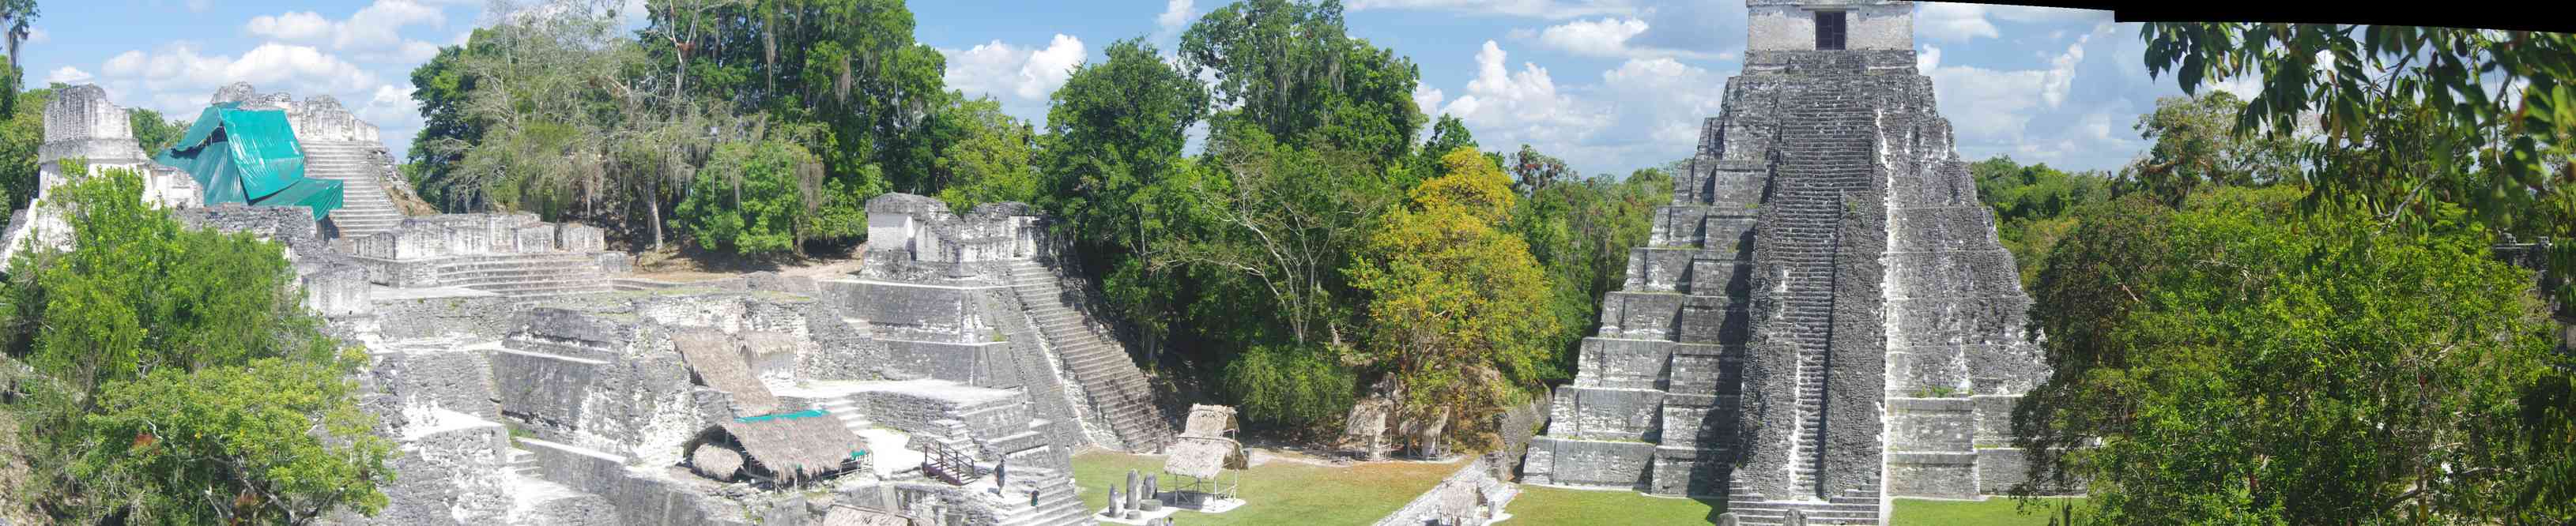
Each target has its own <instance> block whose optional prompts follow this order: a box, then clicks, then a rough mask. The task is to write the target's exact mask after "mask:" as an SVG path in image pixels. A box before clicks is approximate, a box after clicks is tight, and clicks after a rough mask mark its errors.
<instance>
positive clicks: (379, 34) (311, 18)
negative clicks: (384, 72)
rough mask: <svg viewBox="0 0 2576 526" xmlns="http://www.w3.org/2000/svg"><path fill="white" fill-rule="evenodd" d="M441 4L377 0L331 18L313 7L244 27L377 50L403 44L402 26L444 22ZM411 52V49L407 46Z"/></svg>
mask: <svg viewBox="0 0 2576 526" xmlns="http://www.w3.org/2000/svg"><path fill="white" fill-rule="evenodd" d="M446 24H447V15H446V13H444V12H441V11H440V9H439V8H437V7H432V6H428V5H423V4H420V3H418V2H414V1H412V0H376V2H375V3H373V4H368V5H367V7H365V8H361V9H359V10H358V12H356V13H352V14H350V15H349V18H348V19H347V20H338V21H335V20H331V19H329V18H325V17H323V16H322V15H321V14H319V13H315V12H312V11H300V12H287V13H283V14H278V15H260V16H256V17H251V19H250V22H249V23H246V24H243V25H242V30H243V31H246V32H249V33H250V34H251V35H252V36H258V37H262V38H268V39H274V40H283V41H288V42H299V43H320V42H324V41H328V42H330V44H331V47H333V48H336V49H360V50H376V49H386V48H398V47H402V46H403V45H404V44H405V43H406V41H404V40H403V39H402V36H401V35H402V29H403V28H405V27H409V26H414V25H427V26H432V27H440V26H445V25H446ZM404 51H405V52H406V53H408V52H409V51H410V50H404Z"/></svg>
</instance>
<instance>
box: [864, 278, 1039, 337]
mask: <svg viewBox="0 0 2576 526" xmlns="http://www.w3.org/2000/svg"><path fill="white" fill-rule="evenodd" d="M819 285H821V287H822V295H823V299H824V300H825V301H828V302H830V303H831V304H833V305H838V306H839V307H840V309H841V312H842V315H844V316H848V317H850V318H854V319H859V320H865V321H866V322H867V324H868V326H869V328H870V330H871V332H873V333H874V334H876V335H877V337H878V338H881V339H885V340H889V341H893V340H909V341H922V342H936V343H951V344H972V343H983V342H990V341H995V340H997V339H998V338H996V336H997V335H998V331H997V330H996V329H994V328H993V321H992V320H989V319H987V318H986V316H985V314H986V313H984V312H983V310H982V309H981V305H980V304H979V303H977V301H976V300H975V297H976V296H977V295H978V294H980V293H984V292H989V291H998V290H1007V289H1005V288H1003V287H1000V286H953V285H929V284H916V283H900V282H892V281H876V280H854V279H845V280H831V281H825V282H822V283H820V284H819Z"/></svg>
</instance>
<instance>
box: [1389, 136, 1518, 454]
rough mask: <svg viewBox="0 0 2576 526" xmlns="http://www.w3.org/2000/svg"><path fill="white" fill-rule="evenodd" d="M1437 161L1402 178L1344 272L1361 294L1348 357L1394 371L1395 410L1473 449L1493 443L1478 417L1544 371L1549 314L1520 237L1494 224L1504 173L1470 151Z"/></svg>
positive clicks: (1506, 205) (1507, 205)
mask: <svg viewBox="0 0 2576 526" xmlns="http://www.w3.org/2000/svg"><path fill="white" fill-rule="evenodd" d="M1441 160H1442V161H1443V163H1444V164H1446V165H1447V166H1448V167H1449V174H1448V175H1443V176H1440V177H1436V178H1432V179H1430V180H1427V181H1423V183H1422V185H1421V186H1417V187H1414V188H1413V190H1412V191H1411V192H1410V194H1411V197H1410V199H1409V204H1408V205H1407V206H1403V207H1397V208H1396V209H1394V210H1393V211H1391V212H1389V213H1388V216H1387V218H1386V220H1385V221H1384V222H1383V223H1382V224H1381V226H1380V227H1378V229H1377V230H1376V231H1375V232H1372V233H1370V234H1369V236H1368V240H1367V242H1366V244H1365V245H1363V246H1362V247H1361V248H1360V249H1359V250H1357V251H1355V252H1354V257H1353V260H1352V261H1351V262H1350V266H1349V267H1348V268H1347V270H1345V272H1348V273H1350V276H1351V277H1350V279H1351V281H1352V285H1353V287H1354V288H1357V289H1358V290H1361V291H1365V292H1367V293H1369V294H1370V299H1369V300H1368V302H1367V304H1366V312H1367V319H1368V322H1369V323H1368V334H1369V337H1368V341H1367V343H1365V344H1364V345H1360V346H1358V348H1357V349H1358V352H1357V353H1356V354H1357V356H1356V358H1358V360H1356V361H1358V362H1359V363H1362V364H1370V365H1382V366H1383V367H1384V368H1385V370H1386V371H1387V374H1388V375H1389V376H1390V377H1392V378H1394V379H1395V380H1396V382H1397V384H1398V387H1397V388H1398V389H1399V390H1400V392H1402V393H1403V394H1404V396H1403V397H1401V398H1399V399H1398V400H1397V402H1398V406H1397V409H1398V411H1399V413H1401V414H1405V415H1410V416H1412V417H1414V418H1432V419H1445V420H1447V422H1446V425H1445V426H1444V427H1445V428H1446V429H1449V430H1450V431H1449V437H1450V438H1451V439H1453V440H1456V441H1458V442H1460V443H1462V444H1463V445H1465V446H1466V447H1468V448H1469V449H1471V450H1484V449H1490V448H1492V447H1494V444H1495V441H1496V440H1497V435H1495V432H1496V431H1497V430H1496V429H1495V428H1494V426H1493V421H1492V420H1491V419H1489V418H1487V417H1488V416H1490V415H1493V414H1495V413H1498V412H1500V411H1501V410H1502V408H1503V407H1504V406H1506V405H1508V404H1511V403H1515V402H1518V401H1521V400H1525V399H1526V398H1527V396H1528V393H1529V392H1530V391H1531V390H1532V389H1533V388H1535V387H1537V386H1538V385H1539V381H1540V380H1542V379H1543V378H1544V377H1545V376H1546V375H1547V372H1546V367H1547V366H1548V365H1549V358H1550V357H1551V356H1550V355H1551V351H1552V349H1550V348H1549V347H1548V346H1547V344H1546V342H1547V340H1545V339H1543V336H1546V335H1549V334H1550V333H1553V332H1555V331H1556V330H1557V328H1556V324H1557V323H1558V322H1559V320H1558V319H1557V318H1555V317H1552V316H1548V315H1547V313H1546V308H1547V300H1548V294H1549V290H1548V282H1547V277H1548V276H1547V274H1545V273H1544V272H1542V271H1541V269H1540V268H1539V265H1538V261H1537V260H1536V259H1533V258H1531V257H1530V251H1529V244H1528V243H1527V242H1525V241H1522V240H1521V239H1520V238H1519V237H1515V236H1513V235H1512V234H1511V233H1509V232H1508V231H1506V230H1504V229H1503V228H1502V226H1503V225H1505V224H1506V223H1507V222H1508V221H1509V220H1510V213H1511V210H1512V208H1513V206H1514V205H1515V204H1516V202H1517V201H1518V200H1519V199H1520V198H1519V196H1518V195H1517V194H1514V193H1513V192H1512V188H1511V179H1510V178H1509V177H1507V176H1504V175H1503V173H1502V171H1501V170H1499V169H1497V167H1495V166H1494V165H1493V163H1490V162H1487V161H1486V160H1485V157H1484V156H1483V155H1482V154H1479V153H1477V152H1476V151H1475V150H1471V149H1464V148H1462V149H1458V150H1455V151H1453V152H1451V153H1450V154H1449V155H1447V156H1443V157H1442V158H1441ZM1408 438H1410V437H1408Z"/></svg>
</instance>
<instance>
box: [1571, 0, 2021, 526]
mask: <svg viewBox="0 0 2576 526" xmlns="http://www.w3.org/2000/svg"><path fill="white" fill-rule="evenodd" d="M1748 4H1749V7H1750V11H1751V13H1752V14H1751V17H1752V24H1751V25H1752V27H1751V35H1752V45H1751V47H1750V49H1749V51H1748V52H1747V53H1746V58H1745V66H1744V73H1743V74H1742V75H1741V76H1737V77H1735V78H1734V79H1732V80H1731V81H1729V82H1728V84H1727V87H1726V98H1725V99H1724V101H1725V102H1724V104H1725V106H1724V109H1723V110H1722V111H1721V113H1720V114H1719V115H1718V116H1717V117H1713V118H1709V119H1708V120H1707V122H1706V126H1705V127H1704V129H1703V131H1702V132H1701V141H1700V145H1699V151H1698V154H1697V155H1696V156H1694V157H1693V158H1691V159H1690V160H1689V161H1688V162H1687V167H1688V170H1687V173H1683V174H1678V177H1677V178H1676V180H1675V185H1674V186H1675V187H1674V190H1673V203H1672V204H1671V205H1670V206H1665V207H1663V208H1662V209H1661V210H1660V212H1659V213H1658V214H1657V215H1656V216H1655V223H1654V228H1653V231H1652V234H1651V240H1650V241H1649V244H1648V246H1644V247H1637V248H1635V249H1633V250H1632V251H1631V252H1630V254H1629V265H1628V278H1627V282H1626V284H1625V286H1623V287H1622V290H1620V291H1618V292H1613V293H1610V294H1609V295H1608V296H1607V297H1605V298H1603V301H1602V311H1601V318H1600V328H1599V333H1598V335H1597V336H1595V337H1592V338H1587V339H1585V340H1584V342H1583V345H1582V350H1581V352H1582V354H1581V358H1580V366H1579V370H1578V372H1577V376H1576V378H1575V381H1574V383H1573V384H1572V385H1568V386H1564V387H1561V388H1558V389H1557V391H1556V393H1555V395H1554V400H1553V401H1552V403H1551V409H1550V411H1551V412H1552V415H1551V418H1550V422H1549V423H1548V424H1547V427H1546V431H1545V432H1546V435H1545V436H1543V437H1540V438H1538V439H1537V440H1535V441H1534V442H1533V443H1532V444H1531V446H1530V450H1529V453H1528V455H1527V457H1526V458H1525V460H1524V462H1523V466H1522V469H1523V476H1524V478H1523V481H1524V482H1530V483H1538V484H1552V485H1564V486H1587V487H1610V488H1633V489H1635V490H1638V491H1643V492H1646V493H1650V494H1657V495H1675V496H1682V495H1688V496H1710V497H1717V496H1722V497H1724V498H1725V499H1726V500H1727V501H1728V509H1729V510H1731V512H1732V513H1734V514H1735V515H1736V516H1737V518H1739V519H1740V520H1742V521H1744V523H1746V524H1773V523H1780V522H1782V521H1784V520H1787V519H1788V518H1789V517H1790V516H1791V515H1793V514H1794V515H1799V516H1802V518H1803V519H1804V520H1806V521H1808V522H1809V523H1837V522H1840V523H1857V524H1876V523H1878V521H1879V520H1880V518H1881V517H1885V516H1886V514H1885V509H1884V506H1885V503H1886V502H1887V499H1888V498H1890V497H1936V498H1974V497H1976V496H1978V495H1982V494H1997V493H2002V492H2005V491H2006V490H2007V489H2008V488H2010V487H2011V486H2013V485H2014V484H2016V483H2019V482H2021V481H2022V480H2021V479H2022V476H2023V470H2022V455H2021V451H2019V450H2016V449H2009V448H2008V447H2005V446H2008V444H2009V442H2010V438H2009V437H2008V436H2007V433H2008V432H2009V430H2010V420H2011V412H2012V406H2013V403H2014V402H2015V401H2016V400H2018V399H2019V395H2020V394H2021V393H2023V392H2026V391H2028V390H2029V389H2031V388H2032V387H2033V386H2035V385H2036V384H2037V383H2038V382H2039V381H2041V380H2042V379H2043V378H2045V376H2046V375H2047V370H2046V365H2045V364H2044V362H2043V361H2042V359H2041V357H2040V356H2039V355H2038V351H2037V349H2036V346H2034V345H2032V344H2030V343H2029V342H2027V341H2026V339H2025V338H2024V334H2023V330H2024V328H2023V327H2024V325H2025V317H2026V316H2027V314H2026V313H2025V310H2026V309H2027V308H2028V306H2029V303H2030V299H2029V297H2028V296H2027V295H2026V294H2024V293H2023V291H2022V290H2021V285H2020V282H2019V281H2018V280H2017V279H2016V274H2015V271H2014V267H2013V260H2012V255H2011V254H2010V253H2008V252H2006V251H2004V249H2003V247H2002V246H2001V245H2000V244H1999V243H1998V242H1997V241H1996V238H1995V227H1994V218H1993V215H1992V213H1991V212H1989V211H1988V210H1986V209H1985V207H1984V206H1982V205H1981V204H1979V202H1978V201H1977V194H1976V185H1975V183H1974V181H1973V179H1972V178H1971V177H1970V176H1969V174H1968V171H1967V166H1966V164H1965V163H1963V162H1961V161H1960V160H1959V159H1958V155H1957V153H1955V152H1954V151H1953V150H1952V146H1951V135H1950V125H1949V123H1948V121H1946V120H1944V119H1943V118H1941V116H1940V115H1939V114H1938V113H1937V112H1936V111H1935V108H1934V106H1933V98H1932V81H1931V79H1930V78H1928V77H1925V76H1923V75H1921V74H1919V73H1918V72H1916V71H1915V69H1914V65H1915V57H1914V52H1913V43H1912V37H1911V35H1912V34H1913V30H1912V27H1911V22H1910V20H1909V19H1910V16H1911V12H1912V9H1913V6H1912V2H1892V1H1882V0H1847V1H1845V0H1750V1H1749V2H1748Z"/></svg>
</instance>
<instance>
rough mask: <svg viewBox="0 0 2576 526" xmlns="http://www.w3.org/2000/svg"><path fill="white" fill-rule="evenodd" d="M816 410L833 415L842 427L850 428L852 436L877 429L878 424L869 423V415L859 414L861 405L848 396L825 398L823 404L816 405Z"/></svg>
mask: <svg viewBox="0 0 2576 526" xmlns="http://www.w3.org/2000/svg"><path fill="white" fill-rule="evenodd" d="M814 408H815V409H821V410H823V412H824V413H825V414H829V415H832V418H833V419H836V420H840V421H841V427H846V428H850V434H853V435H855V434H858V433H859V432H860V431H866V430H868V428H871V427H876V423H874V422H869V421H868V417H867V415H863V414H859V403H858V402H856V401H852V400H850V397H848V396H835V397H831V398H825V399H823V401H822V402H820V403H816V404H814Z"/></svg>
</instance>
